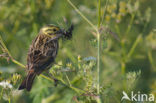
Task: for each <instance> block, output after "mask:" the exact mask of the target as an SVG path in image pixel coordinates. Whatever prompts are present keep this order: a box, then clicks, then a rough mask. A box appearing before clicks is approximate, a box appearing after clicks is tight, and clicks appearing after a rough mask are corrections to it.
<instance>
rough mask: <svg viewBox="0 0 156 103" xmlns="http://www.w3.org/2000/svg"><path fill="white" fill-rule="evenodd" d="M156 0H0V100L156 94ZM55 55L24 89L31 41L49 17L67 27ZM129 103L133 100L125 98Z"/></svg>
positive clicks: (107, 99)
mask: <svg viewBox="0 0 156 103" xmlns="http://www.w3.org/2000/svg"><path fill="white" fill-rule="evenodd" d="M155 6H156V1H154V0H153V1H152V0H151V1H147V0H140V1H139V0H137V1H136V0H97V1H95V0H93V1H90V0H82V1H80V0H36V1H35V0H15V1H11V0H0V103H8V102H9V103H120V102H121V98H122V91H125V92H126V93H128V94H130V92H131V91H135V92H137V91H140V92H141V93H146V94H150V93H152V94H154V95H155V97H156V75H155V74H156V63H155V61H156V52H155V51H156V28H155V27H156V25H155V24H156V20H155V17H156V14H155V12H156V10H155ZM71 23H73V24H74V32H73V38H72V39H71V40H60V41H59V44H60V47H59V52H58V56H57V58H56V62H55V63H54V65H53V67H52V68H51V69H50V70H49V72H50V73H51V74H53V75H54V76H55V78H57V79H58V80H59V82H58V85H57V87H55V86H54V82H53V80H52V78H50V77H49V76H48V75H47V74H46V73H43V74H42V75H40V76H38V78H36V79H35V83H34V85H33V88H32V90H31V92H27V91H25V90H24V91H19V90H18V86H19V84H20V83H21V81H22V79H23V78H24V76H25V75H26V74H25V70H24V68H25V65H26V57H27V52H28V49H29V45H30V44H31V42H32V40H33V39H34V38H35V37H36V36H37V34H38V32H39V29H40V28H41V27H42V26H44V25H45V24H56V25H58V26H60V27H62V28H68V27H69V26H70V25H71ZM122 102H123V103H127V102H129V103H130V101H127V100H124V101H122Z"/></svg>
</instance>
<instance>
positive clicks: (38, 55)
mask: <svg viewBox="0 0 156 103" xmlns="http://www.w3.org/2000/svg"><path fill="white" fill-rule="evenodd" d="M53 61H54V57H52V56H46V55H44V54H43V53H42V52H41V51H40V50H32V51H30V52H29V54H28V58H27V63H28V64H27V65H28V70H32V69H33V70H34V71H35V72H36V73H37V74H40V73H41V72H42V71H44V70H45V69H46V68H48V66H50V64H51V63H52V62H53Z"/></svg>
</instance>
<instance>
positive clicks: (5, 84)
mask: <svg viewBox="0 0 156 103" xmlns="http://www.w3.org/2000/svg"><path fill="white" fill-rule="evenodd" d="M0 86H2V87H3V88H12V85H11V84H10V83H9V82H7V81H2V82H0Z"/></svg>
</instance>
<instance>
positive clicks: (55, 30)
mask: <svg viewBox="0 0 156 103" xmlns="http://www.w3.org/2000/svg"><path fill="white" fill-rule="evenodd" d="M40 33H41V34H43V35H45V36H48V37H50V38H54V39H58V38H59V37H61V36H62V35H63V33H64V30H62V29H60V28H59V27H58V26H55V25H53V24H49V25H46V26H44V27H42V28H41V30H40Z"/></svg>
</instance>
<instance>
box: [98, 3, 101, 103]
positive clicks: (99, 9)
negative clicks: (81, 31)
mask: <svg viewBox="0 0 156 103" xmlns="http://www.w3.org/2000/svg"><path fill="white" fill-rule="evenodd" d="M100 23H101V0H99V1H98V29H99V28H100ZM97 40H98V52H97V94H100V33H99V31H97ZM97 102H98V103H101V100H100V97H99V98H98V99H97Z"/></svg>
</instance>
